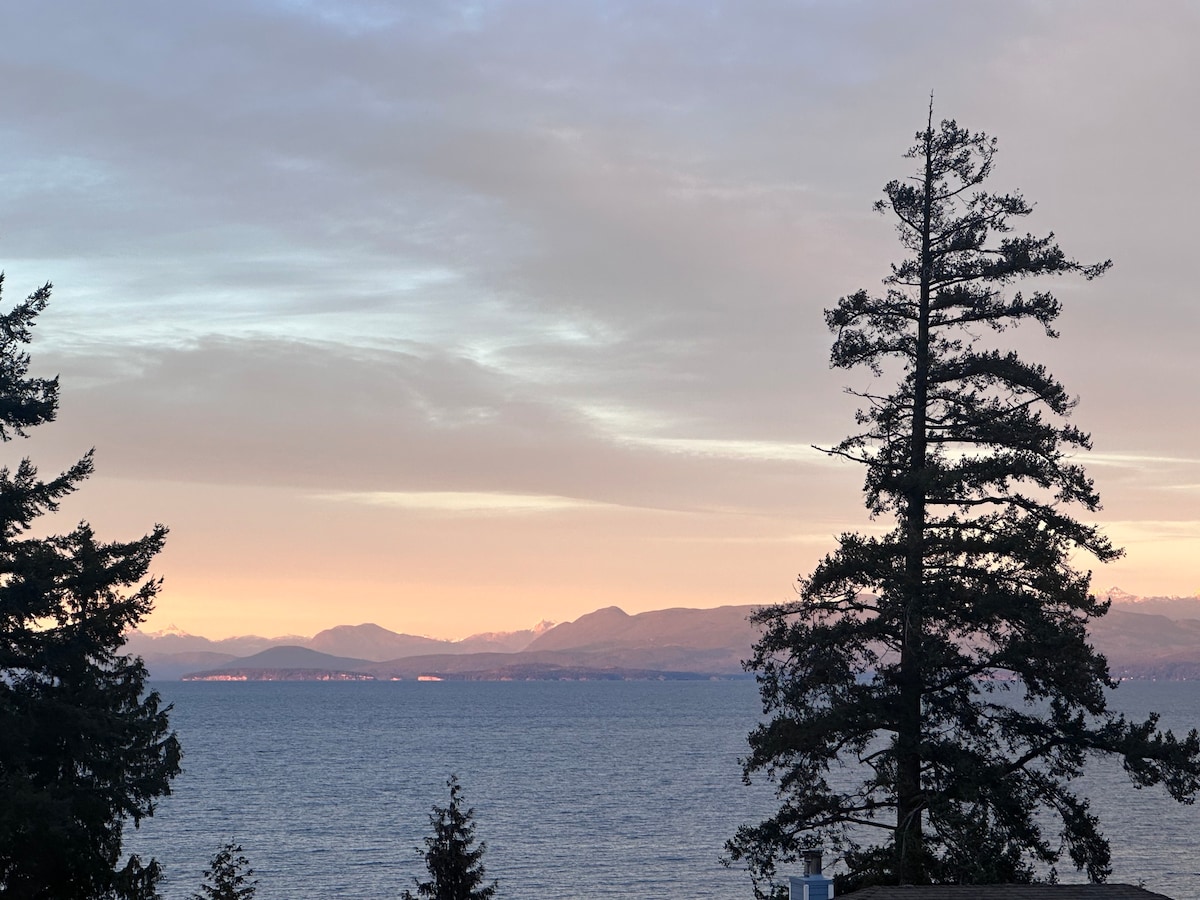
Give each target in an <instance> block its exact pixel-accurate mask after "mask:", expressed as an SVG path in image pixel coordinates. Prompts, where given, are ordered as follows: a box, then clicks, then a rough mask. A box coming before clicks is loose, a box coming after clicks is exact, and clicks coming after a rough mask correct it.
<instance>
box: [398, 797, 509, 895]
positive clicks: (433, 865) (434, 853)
mask: <svg viewBox="0 0 1200 900" xmlns="http://www.w3.org/2000/svg"><path fill="white" fill-rule="evenodd" d="M446 786H447V787H448V788H450V805H449V806H437V805H436V804H435V805H434V807H433V812H432V813H430V816H429V825H430V827H431V828H432V829H433V834H431V835H430V836H429V837H427V838H425V849H424V850H422V849H420V848H419V847H418V848H417V853H418V854H419V855H420V856H421V857H422V858H423V859H424V860H425V868H426V869H427V870H428V871H429V880H428V881H421V880H419V879H414V881H416V887H417V893H416V895H414V894H413V893H412V892H411V891H407V890H406V891H405V892H404V894H403V897H404V900H416V897H428V898H430V900H488V898H490V897H492V896H494V895H495V893H496V888H497V885H498V883H497V882H496V881H493V882H492V883H491V884H488V885H485V884H484V879H485V877H486V873H485V872H484V868H483V854H484V851H485V850H487V843H486V842H485V841H480V842H479V844H478V846H476V844H475V822H474V819H475V810H474V809H471V808H468V809H463V800H462V788H461V787H460V786H459V784H458V776H456V775H451V776H450V778H449V779H448V780H447V782H446Z"/></svg>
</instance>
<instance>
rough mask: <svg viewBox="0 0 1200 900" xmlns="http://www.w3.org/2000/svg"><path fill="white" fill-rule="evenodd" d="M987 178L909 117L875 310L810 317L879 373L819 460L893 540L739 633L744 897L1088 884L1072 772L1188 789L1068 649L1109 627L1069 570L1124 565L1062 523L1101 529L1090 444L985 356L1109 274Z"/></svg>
mask: <svg viewBox="0 0 1200 900" xmlns="http://www.w3.org/2000/svg"><path fill="white" fill-rule="evenodd" d="M995 155H996V142H995V141H994V140H993V139H991V138H989V137H987V136H986V135H983V134H973V133H971V132H969V131H967V130H966V129H962V128H959V127H958V125H957V124H955V123H954V122H953V121H945V122H942V123H941V125H940V127H935V125H934V123H933V115H932V105H931V108H930V118H929V122H928V125H927V126H926V128H925V130H923V131H922V132H919V133H918V134H917V137H916V145H915V146H914V147H913V148H912V149H911V150H910V151H909V153H908V155H907V158H909V159H913V160H915V162H916V164H917V166H916V172H915V174H914V176H913V177H912V178H910V179H908V180H905V181H893V182H891V183H890V184H888V185H887V186H886V187H885V189H884V192H885V199H884V200H882V201H880V202H879V203H878V204H877V209H878V210H879V211H881V212H884V213H888V214H890V215H892V216H893V217H894V218H895V221H896V227H897V230H898V232H899V235H900V241H901V244H902V245H903V247H904V249H905V250H906V251H907V255H906V256H905V257H904V258H903V259H902V260H901V261H900V262H899V263H896V264H893V266H892V269H891V274H890V275H889V276H888V277H887V278H886V279H885V280H884V285H885V290H884V291H883V292H882V293H881V294H873V293H869V292H867V291H859V292H858V293H855V294H852V295H850V296H848V297H844V298H842V299H841V300H840V301H839V302H838V304H837V306H836V307H834V308H833V309H831V310H828V311H827V312H826V321H827V323H828V325H829V327H830V329H831V330H832V331H833V333H834V335H835V340H834V344H833V351H832V365H833V366H834V367H837V368H846V369H849V368H853V367H858V366H865V367H866V368H867V369H868V370H869V371H870V372H871V373H873V374H874V376H875V377H876V378H877V379H879V378H883V377H884V375H885V373H893V374H896V375H898V383H896V384H895V385H894V386H893V387H892V388H891V389H890V390H886V389H885V390H866V391H862V392H857V391H852V392H851V393H854V394H855V395H856V396H857V397H859V399H860V401H861V403H862V407H861V409H860V411H859V413H858V415H857V422H858V425H859V430H858V431H857V433H855V434H853V435H851V436H850V437H848V438H846V439H845V440H843V441H842V442H841V443H840V444H839V445H838V446H836V447H835V448H832V449H831V450H830V451H828V452H830V453H831V454H833V455H835V456H838V457H843V458H845V459H848V460H852V461H854V462H856V463H858V464H860V465H862V466H863V467H864V468H865V471H866V479H865V486H864V492H865V498H866V506H867V508H868V510H869V511H870V513H871V515H872V516H873V517H875V518H877V519H881V520H889V519H890V520H891V521H892V522H893V523H894V527H893V528H892V530H891V531H889V532H888V533H886V534H882V535H880V536H864V535H861V534H843V535H842V536H841V537H840V538H839V539H838V548H837V550H836V551H835V552H833V553H831V554H830V555H829V556H827V557H826V558H825V559H824V560H823V561H822V562H821V563H820V564H819V565H818V566H817V568H816V569H815V571H813V573H812V574H811V575H809V576H808V577H807V578H802V579H801V581H800V586H799V592H798V599H797V600H795V601H794V602H791V603H787V604H782V605H779V606H775V607H768V608H764V609H762V610H759V611H758V612H756V614H755V616H754V618H755V621H756V622H757V623H758V624H759V626H760V627H761V629H762V636H761V638H760V640H759V641H758V643H757V644H756V645H755V647H754V652H753V655H752V657H751V659H750V660H748V661H747V666H748V668H751V669H753V670H754V671H755V672H756V673H757V676H758V681H759V685H760V689H761V694H762V699H763V705H764V710H765V712H766V713H767V715H768V717H769V718H768V720H767V721H765V722H764V723H763V724H762V725H760V726H759V727H757V728H755V729H754V731H753V732H751V734H750V738H749V741H750V751H751V752H750V755H749V756H748V758H747V759H746V760H744V766H745V777H746V779H747V780H749V779H750V778H751V777H752V776H755V775H757V774H759V773H764V774H765V775H766V776H768V777H769V778H771V779H773V780H774V781H775V782H776V785H777V790H778V794H779V797H780V800H781V808H780V809H779V811H778V812H777V813H776V814H775V815H774V816H772V817H771V818H770V819H768V820H766V821H764V822H762V823H760V824H758V825H754V826H743V827H742V828H741V829H740V830H739V831H738V832H737V834H736V836H735V837H734V838H733V839H732V840H731V841H730V842H729V843H728V845H727V852H728V858H729V859H730V860H742V861H744V862H745V863H746V864H747V865H748V866H749V868H750V870H751V874H752V876H753V877H754V878H755V884H756V892H757V894H758V896H760V897H761V896H765V895H766V894H767V893H769V892H770V891H771V890H772V889H773V886H774V883H773V878H772V876H773V875H774V873H775V870H776V866H777V865H778V864H779V863H781V862H788V863H791V862H794V861H795V860H796V859H797V857H798V856H799V854H800V853H801V852H802V850H803V849H805V848H809V847H814V846H818V845H824V846H825V848H826V849H827V850H833V851H835V852H837V853H840V854H842V855H843V858H844V863H845V865H846V867H847V869H848V873H849V874H848V876H844V877H843V878H842V879H841V882H842V883H841V889H843V890H844V889H846V888H848V887H852V886H857V885H864V884H870V883H885V884H909V883H915V884H921V883H931V882H932V883H986V882H1025V881H1031V880H1036V879H1038V878H1041V877H1053V866H1054V865H1055V864H1056V863H1057V862H1059V861H1060V860H1061V859H1062V858H1063V856H1064V855H1065V856H1066V858H1067V859H1069V861H1070V863H1071V864H1072V865H1073V866H1075V867H1076V868H1078V869H1080V870H1083V871H1084V872H1086V874H1087V876H1088V878H1089V879H1090V880H1092V881H1103V880H1104V879H1105V878H1106V877H1107V875H1108V873H1109V871H1110V867H1109V846H1108V843H1107V841H1106V840H1105V838H1104V837H1103V835H1102V834H1101V831H1100V829H1099V822H1098V821H1097V819H1096V817H1095V815H1093V813H1092V812H1091V810H1090V808H1089V805H1088V802H1087V800H1086V799H1085V798H1083V797H1080V796H1079V795H1078V794H1077V793H1076V792H1075V790H1073V787H1072V782H1073V780H1074V779H1075V778H1076V777H1077V776H1079V775H1080V774H1081V772H1082V769H1083V765H1084V762H1085V759H1086V758H1087V757H1088V756H1089V755H1094V754H1114V755H1116V756H1118V757H1120V758H1121V759H1122V761H1123V763H1124V766H1125V770H1126V771H1127V772H1128V774H1129V777H1130V778H1131V780H1132V781H1133V783H1134V785H1136V786H1137V787H1146V786H1151V785H1162V786H1164V787H1165V788H1166V790H1167V791H1168V792H1169V793H1170V794H1171V796H1173V797H1174V798H1176V799H1178V800H1181V801H1183V802H1191V800H1192V799H1193V797H1194V795H1195V793H1196V791H1197V788H1198V786H1200V782H1198V778H1200V737H1198V736H1197V733H1196V731H1194V730H1193V731H1192V732H1191V733H1190V734H1189V735H1188V736H1187V737H1186V738H1183V739H1178V738H1176V737H1175V736H1174V735H1173V734H1171V733H1170V732H1166V733H1162V732H1160V730H1159V729H1158V727H1157V717H1156V716H1151V717H1150V718H1149V719H1148V720H1146V721H1145V722H1131V721H1128V720H1127V719H1126V718H1125V717H1124V716H1121V715H1116V714H1114V713H1113V712H1112V711H1111V710H1109V708H1108V706H1107V700H1108V698H1107V694H1106V690H1107V689H1108V688H1110V687H1113V686H1114V685H1113V682H1112V679H1111V677H1110V675H1109V672H1108V666H1107V663H1106V661H1105V659H1104V658H1103V657H1102V656H1101V655H1100V654H1098V653H1097V652H1096V651H1095V650H1094V649H1093V648H1092V646H1091V645H1090V644H1089V643H1088V638H1087V631H1086V628H1087V624H1088V622H1089V621H1091V620H1093V619H1095V618H1096V617H1098V616H1101V615H1103V614H1104V613H1105V612H1106V611H1107V608H1108V604H1107V603H1105V602H1101V601H1099V600H1097V599H1096V598H1095V597H1094V596H1093V595H1092V594H1091V593H1090V587H1089V584H1090V577H1091V573H1090V572H1088V571H1085V570H1081V569H1077V568H1076V567H1075V565H1074V564H1073V560H1074V559H1075V558H1076V557H1077V556H1081V555H1085V554H1086V555H1090V556H1092V557H1094V558H1095V559H1097V560H1099V561H1100V562H1106V561H1109V560H1112V559H1114V558H1116V557H1117V556H1119V555H1120V551H1119V550H1117V549H1115V548H1114V547H1113V546H1112V545H1111V544H1110V543H1109V541H1108V540H1107V539H1106V538H1105V537H1104V536H1103V535H1102V534H1101V533H1100V532H1099V531H1098V530H1097V528H1096V527H1094V526H1092V525H1088V524H1084V523H1081V522H1080V521H1078V520H1077V519H1075V518H1074V517H1073V516H1074V513H1073V509H1072V508H1074V509H1077V510H1083V511H1084V512H1087V513H1092V512H1095V511H1096V510H1098V509H1099V498H1098V496H1097V493H1096V491H1095V489H1094V487H1093V484H1092V481H1091V480H1090V479H1089V478H1088V476H1087V475H1086V473H1085V471H1084V469H1083V468H1082V466H1081V465H1080V464H1079V463H1078V462H1076V460H1075V454H1076V453H1077V452H1079V451H1083V450H1087V449H1090V442H1089V437H1088V435H1087V434H1085V433H1084V432H1082V431H1080V430H1079V429H1077V428H1075V427H1074V426H1072V425H1071V424H1069V422H1068V421H1067V419H1068V416H1069V414H1070V412H1071V410H1072V407H1073V406H1074V405H1075V401H1074V400H1073V399H1072V398H1071V396H1070V395H1069V394H1068V393H1067V391H1066V390H1065V389H1064V388H1063V386H1062V385H1061V384H1060V383H1059V382H1058V381H1056V380H1055V379H1054V378H1053V377H1052V376H1051V375H1050V373H1049V372H1048V371H1047V370H1046V368H1045V367H1044V366H1042V365H1040V364H1036V363H1030V362H1026V361H1025V360H1024V359H1022V358H1021V357H1020V356H1019V355H1018V354H1017V353H1016V352H1014V351H1013V350H1012V349H1007V348H1005V347H1003V346H997V345H999V344H1000V343H1001V338H1000V335H1001V334H1002V333H1004V332H1005V331H1006V329H1008V328H1010V327H1011V326H1016V325H1018V324H1020V323H1022V322H1025V321H1031V322H1032V323H1034V324H1036V325H1038V326H1040V327H1041V329H1042V330H1043V331H1044V333H1045V335H1046V336H1047V337H1050V338H1054V337H1057V334H1056V332H1055V331H1054V322H1055V320H1056V318H1057V317H1058V315H1059V311H1060V305H1059V301H1058V300H1057V299H1055V297H1054V296H1053V295H1052V294H1051V293H1050V292H1049V291H1047V290H1045V281H1046V280H1047V279H1048V278H1049V277H1051V276H1061V275H1069V274H1076V275H1080V276H1082V277H1083V278H1085V279H1089V280H1090V279H1092V278H1095V277H1097V276H1099V275H1101V274H1102V273H1103V272H1104V271H1105V270H1106V269H1107V268H1108V266H1109V263H1108V262H1103V263H1099V264H1095V265H1083V264H1080V263H1078V262H1076V261H1075V260H1072V259H1070V258H1069V257H1067V256H1066V255H1065V254H1064V253H1063V252H1062V251H1061V250H1060V249H1059V247H1058V245H1057V244H1056V243H1055V240H1054V236H1053V234H1050V235H1047V236H1045V237H1035V236H1033V235H1030V234H1025V235H1023V236H1022V235H1019V234H1017V233H1016V232H1015V231H1014V224H1015V223H1016V222H1017V221H1018V220H1020V219H1021V218H1023V217H1025V216H1026V215H1028V214H1029V213H1030V211H1031V209H1030V206H1029V205H1028V204H1027V203H1026V202H1025V200H1024V199H1023V198H1022V197H1021V195H1020V194H1019V193H991V192H988V191H986V190H985V189H984V188H983V183H984V182H985V180H986V179H987V178H988V177H989V176H990V175H991V174H992V166H993V162H994V159H995ZM1030 278H1032V279H1035V282H1034V289H1033V290H1031V291H1029V292H1028V293H1023V292H1020V291H1016V292H1013V291H1012V285H1013V283H1014V282H1017V281H1020V280H1023V279H1030ZM876 383H878V382H876ZM843 766H847V767H846V768H842V767H843ZM835 769H840V771H836V772H835V771H834V770H835ZM850 780H853V782H854V783H853V784H848V782H849V781H850Z"/></svg>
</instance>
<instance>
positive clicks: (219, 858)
mask: <svg viewBox="0 0 1200 900" xmlns="http://www.w3.org/2000/svg"><path fill="white" fill-rule="evenodd" d="M253 876H254V870H253V869H252V868H250V860H248V859H247V858H246V857H245V855H244V854H243V853H242V845H241V844H235V843H234V842H233V841H229V842H228V843H226V844H224V845H223V846H222V847H221V849H220V850H218V851H217V852H216V853H215V854H214V855H213V858H212V861H211V862H209V864H208V868H207V869H206V870H205V872H204V884H202V885H201V886H200V892H199V893H196V894H192V900H250V898H252V897H253V896H254V892H255V891H256V890H257V889H258V879H257V878H254V877H253Z"/></svg>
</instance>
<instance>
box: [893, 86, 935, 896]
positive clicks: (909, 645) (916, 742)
mask: <svg viewBox="0 0 1200 900" xmlns="http://www.w3.org/2000/svg"><path fill="white" fill-rule="evenodd" d="M933 184H934V180H933V107H932V103H931V104H930V118H929V125H928V127H927V128H926V130H925V184H924V204H923V205H924V210H923V216H922V222H921V288H920V309H919V314H918V315H919V319H918V324H917V345H916V351H915V359H914V360H913V409H912V423H911V434H910V440H911V456H910V460H909V471H908V479H909V483H908V486H907V498H906V504H905V514H904V520H905V522H904V524H905V531H906V538H907V541H908V546H907V548H906V554H905V575H906V579H905V580H906V582H907V593H908V596H907V597H906V603H907V609H906V611H905V621H904V634H903V637H902V641H901V651H900V711H899V722H898V724H897V735H896V743H897V750H898V758H897V765H898V769H899V771H898V772H897V780H896V856H897V866H896V871H897V874H898V876H899V882H900V883H901V884H924V883H926V882H927V881H928V878H927V875H926V872H925V860H924V856H925V854H924V848H923V846H922V843H923V840H922V838H923V828H922V816H923V806H924V801H923V797H922V792H921V722H922V715H921V697H922V695H923V693H924V684H923V674H922V672H921V664H920V662H921V660H922V659H923V658H924V649H923V647H922V643H923V641H922V637H923V633H924V621H923V610H922V606H923V602H922V601H923V599H924V596H923V595H924V581H925V547H924V537H925V491H926V487H925V467H926V439H925V421H926V416H927V408H928V404H929V303H930V282H931V281H932V277H933V271H932V270H933V265H932V259H931V254H930V229H931V218H932V209H933V196H932V193H933Z"/></svg>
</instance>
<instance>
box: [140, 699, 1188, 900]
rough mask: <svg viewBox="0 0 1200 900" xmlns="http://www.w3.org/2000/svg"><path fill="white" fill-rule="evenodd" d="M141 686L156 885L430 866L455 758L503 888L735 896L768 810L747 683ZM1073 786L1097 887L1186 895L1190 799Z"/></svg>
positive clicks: (372, 876)
mask: <svg viewBox="0 0 1200 900" xmlns="http://www.w3.org/2000/svg"><path fill="white" fill-rule="evenodd" d="M156 687H157V689H158V690H159V691H160V692H161V693H162V694H163V696H164V697H165V698H166V699H167V700H169V701H171V702H173V703H174V705H175V709H174V712H173V713H172V719H171V721H172V723H173V725H174V727H175V728H176V730H177V731H178V733H179V736H180V739H181V741H182V743H183V746H184V752H185V757H184V773H183V774H182V775H181V776H180V777H179V778H177V779H176V781H175V783H174V789H173V793H172V795H171V796H169V797H166V798H164V799H163V800H162V801H161V803H160V806H159V809H158V811H157V812H156V814H155V816H154V817H153V818H152V819H149V820H146V821H145V822H143V824H142V827H141V828H140V829H139V830H137V831H133V830H132V829H131V830H130V831H129V833H128V838H127V841H126V847H127V849H129V850H133V851H136V852H139V853H141V854H143V855H144V856H148V855H153V856H155V857H157V858H158V860H159V861H160V862H161V863H162V864H163V866H164V867H165V869H166V872H167V877H168V880H167V882H166V884H165V885H164V895H165V896H166V897H167V898H168V900H184V898H187V897H190V896H191V894H192V893H193V892H194V891H195V890H197V888H198V886H199V884H200V880H201V877H202V873H203V870H204V867H205V865H206V864H207V861H208V859H209V858H210V857H211V855H212V854H213V852H214V851H215V850H216V849H217V848H218V847H219V846H220V845H221V844H222V843H224V842H225V841H227V840H231V839H232V840H235V841H237V842H239V843H241V844H242V846H243V848H244V851H245V853H246V855H247V856H248V857H249V858H250V861H251V864H252V865H253V866H254V868H255V870H256V875H257V877H258V878H259V879H260V884H259V890H258V897H259V898H260V900H318V898H320V900H334V898H345V900H358V898H361V900H382V898H391V897H396V896H398V895H399V893H400V891H401V890H403V889H404V888H406V887H412V883H413V882H412V879H413V877H414V876H422V877H423V876H424V874H425V873H424V867H423V862H422V860H421V858H420V857H419V856H418V853H417V851H416V849H415V848H416V847H417V846H418V845H419V844H420V842H421V839H422V837H424V836H425V834H426V833H427V831H428V814H429V810H430V805H431V804H433V803H439V804H444V803H445V802H446V799H447V796H448V795H447V791H446V787H445V781H446V778H447V777H448V776H449V775H450V774H451V773H456V774H457V775H458V776H459V779H460V781H461V783H462V786H463V792H464V795H465V798H466V800H467V802H468V803H469V805H471V806H473V807H474V808H475V811H476V822H477V835H478V837H479V838H481V839H483V840H485V841H486V842H487V844H488V849H487V853H486V855H485V857H484V862H485V865H486V866H487V868H488V873H489V876H490V877H494V878H498V879H499V880H500V896H501V897H509V898H535V897H536V898H539V900H557V898H561V900H568V898H578V897H597V896H599V897H624V898H631V900H651V898H653V900H661V898H671V897H680V898H684V897H687V898H718V897H720V898H736V897H745V898H748V897H750V896H752V893H751V890H750V886H749V880H748V878H747V876H746V875H745V873H744V872H740V871H736V870H730V869H725V868H724V867H722V866H721V865H720V863H719V857H720V855H721V848H722V845H723V843H724V842H725V840H726V839H727V838H728V837H729V836H730V835H731V834H732V833H733V831H734V830H735V829H736V827H737V826H738V824H740V823H742V822H748V821H755V820H757V819H759V818H761V817H762V816H763V815H765V814H767V813H768V812H769V811H770V810H771V809H772V794H771V791H770V787H769V786H768V785H765V784H756V785H754V786H751V787H747V786H745V785H743V784H742V783H741V778H740V768H739V766H738V762H737V760H738V757H739V756H740V755H742V754H743V753H744V752H745V735H746V732H747V731H748V730H749V729H750V727H751V726H752V725H753V724H754V722H755V721H756V719H757V718H758V714H759V704H758V695H757V691H756V688H755V685H754V684H753V682H751V681H712V682H707V681H704V682H505V683H496V682H424V683H416V682H389V683H369V682H368V683H306V682H301V683H295V682H290V683H289V682H246V683H228V682H191V683H181V682H165V683H159V684H157V685H156ZM1114 705H1115V706H1116V707H1117V708H1119V709H1122V710H1127V711H1129V712H1130V713H1131V714H1135V715H1138V714H1144V713H1145V712H1146V711H1147V710H1148V709H1151V708H1153V709H1156V710H1158V711H1159V712H1161V713H1162V714H1163V720H1162V721H1163V724H1164V726H1167V727H1173V728H1175V729H1176V730H1181V729H1182V730H1186V729H1187V728H1189V727H1192V726H1193V725H1194V724H1195V723H1197V722H1200V684H1196V683H1161V684H1154V683H1142V682H1132V683H1127V684H1125V685H1123V686H1122V688H1121V689H1120V690H1119V691H1118V692H1117V695H1116V700H1115V703H1114ZM1087 792H1088V793H1089V794H1090V795H1091V796H1093V797H1094V807H1095V809H1096V810H1097V812H1098V813H1099V814H1100V815H1101V818H1102V820H1103V821H1104V824H1105V831H1106V833H1107V834H1108V836H1109V837H1110V839H1111V840H1112V843H1113V851H1114V867H1115V871H1114V874H1113V878H1112V880H1113V881H1117V882H1129V883H1133V884H1139V883H1142V884H1144V885H1145V886H1146V887H1147V888H1150V889H1152V890H1157V891H1160V892H1162V893H1164V894H1167V895H1168V896H1171V897H1174V898H1176V900H1200V806H1182V805H1179V804H1176V803H1174V802H1172V801H1170V800H1169V799H1167V798H1165V796H1164V795H1163V794H1162V793H1161V792H1159V791H1149V790H1147V791H1135V790H1134V789H1133V788H1132V787H1131V786H1129V785H1128V783H1127V782H1126V781H1124V779H1123V776H1122V775H1121V772H1120V767H1119V766H1113V765H1106V766H1103V767H1101V768H1098V769H1096V770H1095V771H1094V773H1093V774H1091V775H1089V778H1088V781H1087ZM1063 874H1064V876H1065V877H1064V880H1076V879H1074V878H1071V877H1070V876H1069V875H1068V873H1063Z"/></svg>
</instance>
